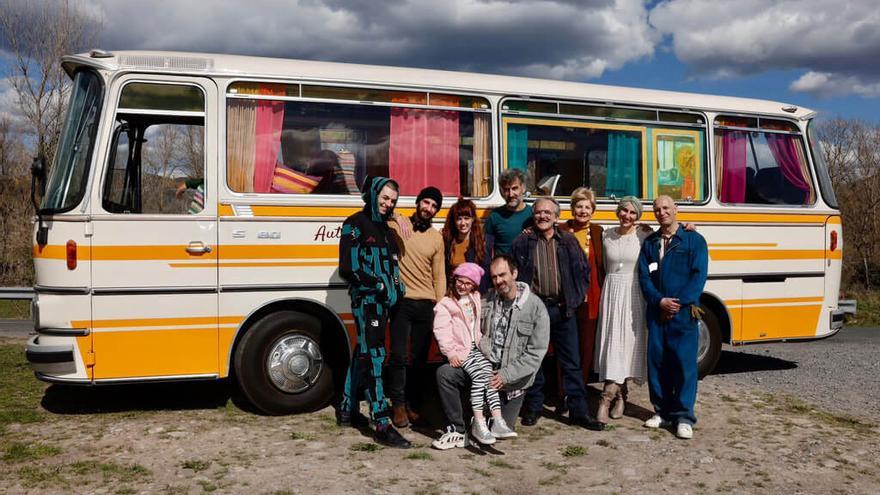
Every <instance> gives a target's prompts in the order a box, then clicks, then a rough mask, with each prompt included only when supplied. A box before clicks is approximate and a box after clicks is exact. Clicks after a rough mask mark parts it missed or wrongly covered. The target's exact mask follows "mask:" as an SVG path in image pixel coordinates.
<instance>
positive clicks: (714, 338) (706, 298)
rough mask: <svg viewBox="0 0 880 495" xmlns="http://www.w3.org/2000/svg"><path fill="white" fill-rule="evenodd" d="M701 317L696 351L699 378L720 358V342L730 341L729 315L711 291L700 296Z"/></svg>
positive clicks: (712, 367) (710, 369) (710, 370)
mask: <svg viewBox="0 0 880 495" xmlns="http://www.w3.org/2000/svg"><path fill="white" fill-rule="evenodd" d="M700 307H701V308H702V309H703V312H704V314H703V319H702V321H700V322H699V329H700V345H699V347H698V351H697V370H698V374H699V377H700V378H703V377H705V376H706V375H708V374H709V373H711V372H712V370H714V369H715V366H716V365H717V364H718V360H719V359H720V358H721V344H722V343H723V342H730V335H731V333H730V316H729V315H728V314H727V309H725V307H724V303H722V302H721V300H720V299H718V298H717V297H716V296H715V295H713V294H711V293H703V295H702V296H701V297H700Z"/></svg>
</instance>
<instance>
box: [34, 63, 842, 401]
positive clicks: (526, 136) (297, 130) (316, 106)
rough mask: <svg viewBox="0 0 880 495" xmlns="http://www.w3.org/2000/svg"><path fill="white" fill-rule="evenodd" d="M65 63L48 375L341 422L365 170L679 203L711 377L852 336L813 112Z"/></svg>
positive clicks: (43, 342) (491, 82)
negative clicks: (242, 401) (354, 238)
mask: <svg viewBox="0 0 880 495" xmlns="http://www.w3.org/2000/svg"><path fill="white" fill-rule="evenodd" d="M62 64H63V67H64V69H65V70H66V71H67V73H68V74H69V75H70V77H71V78H72V81H73V90H72V93H71V96H70V103H69V110H68V112H67V116H66V120H65V122H64V128H63V134H62V136H61V140H60V146H59V149H58V152H57V157H56V159H55V162H54V164H52V167H51V169H50V171H49V174H48V179H47V180H46V181H45V186H44V194H43V196H42V201H41V203H40V204H39V206H38V218H37V221H36V227H35V234H36V235H35V243H34V247H33V254H34V265H35V269H36V283H35V286H34V289H35V293H36V296H35V298H34V303H33V309H34V317H35V322H34V324H35V331H36V335H35V336H34V337H33V338H32V339H31V340H30V341H29V343H28V345H27V351H26V352H27V358H28V360H29V361H30V363H31V365H32V366H33V369H34V370H35V371H36V374H37V377H38V378H40V379H42V380H46V381H50V382H58V383H69V384H106V383H118V382H136V381H155V380H196V379H222V378H227V377H233V378H234V380H235V382H236V383H237V384H238V385H239V386H240V388H241V389H242V391H243V392H244V394H245V395H246V397H247V398H248V399H249V400H250V401H252V402H253V404H254V405H255V406H256V407H257V408H259V409H260V410H262V411H264V412H266V413H270V414H283V413H288V412H294V411H301V410H309V409H313V408H316V407H320V406H322V405H324V404H326V403H327V402H328V400H330V398H331V397H332V395H333V393H334V387H335V386H336V385H337V381H338V379H339V376H340V374H341V373H340V372H341V371H342V370H344V368H345V366H346V364H347V360H348V356H349V352H350V348H351V345H352V330H353V321H352V315H351V308H350V304H349V298H348V295H347V288H346V285H345V284H344V283H343V281H342V280H341V279H340V278H339V275H338V270H337V256H338V238H339V232H340V226H341V224H342V221H343V220H344V219H345V218H346V217H347V216H348V215H350V214H352V213H353V212H355V211H357V210H358V209H360V208H361V206H362V202H361V199H360V192H359V190H358V185H359V184H360V182H361V180H362V179H363V177H365V176H366V175H368V174H369V175H382V176H390V177H393V178H394V179H396V180H397V181H398V182H399V183H400V186H401V198H400V200H399V203H398V208H399V209H400V210H402V212H403V213H408V212H411V211H412V207H413V206H414V196H415V194H416V193H417V192H418V191H419V190H420V189H421V188H422V187H424V186H426V185H434V186H437V187H439V188H440V189H441V190H442V191H443V193H444V195H445V196H446V197H447V198H454V197H457V196H463V197H467V198H472V199H473V200H474V201H475V203H476V204H477V205H478V208H479V209H480V211H481V212H482V214H486V213H488V211H489V209H491V208H493V207H496V206H499V205H501V204H503V201H502V199H501V196H500V193H499V188H498V185H497V178H498V176H499V174H500V172H501V171H503V170H504V169H508V168H518V169H521V170H522V171H523V172H524V173H525V174H526V176H527V177H528V189H529V192H530V194H531V195H532V196H533V197H535V196H540V195H552V196H555V197H557V198H558V199H559V200H560V201H561V202H562V203H567V198H568V196H569V195H570V193H571V192H572V191H573V190H574V189H575V188H576V187H579V186H582V185H585V186H589V187H591V188H592V189H593V191H595V193H596V195H597V197H598V198H599V201H598V203H599V207H598V211H597V212H596V214H595V221H597V222H599V223H600V224H603V225H605V226H611V225H614V224H615V223H616V220H615V217H614V208H615V204H616V198H619V197H622V196H624V195H635V196H638V197H640V198H642V199H643V200H644V201H645V202H646V204H647V203H648V202H650V201H651V200H652V198H654V197H656V196H657V195H659V194H667V195H670V196H672V197H673V198H676V200H677V202H678V205H679V210H680V218H681V220H683V221H689V222H694V223H696V224H697V226H698V229H699V231H700V232H701V233H702V234H703V235H704V236H705V237H706V239H707V241H708V243H709V256H710V265H709V281H708V284H707V285H706V290H705V293H704V294H703V298H702V304H703V307H704V308H705V310H706V318H705V320H704V324H703V325H702V327H701V337H702V338H701V347H700V369H701V372H702V373H703V374H705V373H707V372H708V371H710V370H711V369H712V368H713V366H715V364H716V362H717V360H718V358H719V356H720V352H721V344H722V343H730V344H743V343H749V342H765V341H772V340H796V339H816V338H822V337H827V336H830V335H833V334H834V333H835V332H836V331H838V330H839V329H840V328H841V326H842V313H841V311H840V310H839V309H838V304H837V303H838V290H839V284H840V273H841V249H842V245H843V244H842V243H843V239H842V237H841V223H840V214H839V211H838V209H837V202H836V199H835V196H834V192H833V191H832V188H831V183H830V180H829V177H828V173H827V170H826V166H825V164H824V163H823V161H822V153H821V152H820V150H819V146H820V145H819V142H818V140H817V139H816V137H815V136H814V134H813V127H812V125H811V122H812V120H811V119H812V118H813V116H814V112H812V111H810V110H808V109H805V108H799V107H796V106H792V105H788V104H785V103H778V102H772V101H763V100H753V99H744V98H730V97H719V96H707V95H701V94H686V93H675V92H666V91H654V90H644V89H633V88H624V87H615V86H601V85H593V84H581V83H572V82H560V81H549V80H540V79H528V78H518V77H505V76H493V75H480V74H470V73H457V72H446V71H436V70H420V69H405V68H394V67H376V66H364V65H350V64H341V63H324V62H313V61H298V60H277V59H266V58H255V57H242V56H228V55H209V54H190V53H167V52H119V53H109V52H105V51H100V50H96V51H93V52H91V53H88V54H80V55H73V56H67V57H64V58H63V60H62ZM35 169H36V171H35V173H36V174H37V176H39V175H40V169H41V167H39V166H36V167H35ZM181 184H186V187H188V188H187V189H185V190H184V187H183V186H181ZM444 216H445V210H441V213H440V214H439V215H438V217H437V220H436V221H437V222H438V227H439V222H442V221H443V218H444ZM649 216H650V215H649Z"/></svg>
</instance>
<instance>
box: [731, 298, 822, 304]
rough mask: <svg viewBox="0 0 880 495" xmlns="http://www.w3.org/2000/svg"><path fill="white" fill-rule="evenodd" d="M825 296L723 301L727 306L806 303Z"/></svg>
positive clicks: (816, 300) (819, 299) (818, 300)
mask: <svg viewBox="0 0 880 495" xmlns="http://www.w3.org/2000/svg"><path fill="white" fill-rule="evenodd" d="M824 300H825V298H824V297H821V296H810V297H773V298H767V299H728V300H725V301H724V304H725V305H727V306H739V305H745V304H782V303H807V302H822V301H824Z"/></svg>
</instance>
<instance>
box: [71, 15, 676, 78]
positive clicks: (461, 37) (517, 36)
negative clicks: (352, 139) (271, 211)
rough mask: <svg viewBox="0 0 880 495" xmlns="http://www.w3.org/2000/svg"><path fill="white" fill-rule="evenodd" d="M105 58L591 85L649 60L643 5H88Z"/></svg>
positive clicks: (650, 36) (651, 35)
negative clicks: (286, 62)
mask: <svg viewBox="0 0 880 495" xmlns="http://www.w3.org/2000/svg"><path fill="white" fill-rule="evenodd" d="M85 1H86V5H85V6H86V7H87V8H88V9H89V11H90V14H91V13H92V12H95V11H97V12H99V14H98V15H99V16H100V18H102V29H103V34H102V43H101V44H102V47H104V48H107V49H111V50H123V49H154V50H187V51H206V52H222V53H236V54H247V55H265V56H275V57H287V58H307V59H319V60H332V61H347V62H360V63H378V64H388V65H402V66H418V67H432V68H444V69H456V70H474V71H481V72H500V73H508V74H522V75H534V76H543V77H552V78H563V79H586V78H595V77H599V76H601V75H602V74H603V72H604V71H606V70H609V69H616V68H620V67H622V66H623V65H625V64H627V63H629V62H632V61H635V60H638V59H641V58H644V57H650V56H651V55H653V52H654V46H655V44H656V43H657V41H658V40H659V37H658V34H657V33H656V32H655V31H654V30H653V28H651V27H650V26H649V25H648V22H647V19H648V17H647V16H648V12H647V10H646V7H645V4H644V2H642V1H641V0H586V1H572V0H448V1H446V2H437V1H436V0H395V1H389V2H374V1H365V0H351V1H342V0H325V1H323V2H320V1H317V0H258V1H257V0H252V1H251V2H241V1H240V0H234V1H233V0H214V1H212V2H209V3H203V2H180V1H177V0H85Z"/></svg>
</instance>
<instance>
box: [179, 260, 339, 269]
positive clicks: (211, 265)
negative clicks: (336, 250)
mask: <svg viewBox="0 0 880 495" xmlns="http://www.w3.org/2000/svg"><path fill="white" fill-rule="evenodd" d="M338 265H339V262H338V261H277V262H276V261H266V262H260V261H251V262H248V261H242V262H229V263H224V262H221V263H168V266H170V267H171V268H217V267H220V268H272V267H291V266H338Z"/></svg>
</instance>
